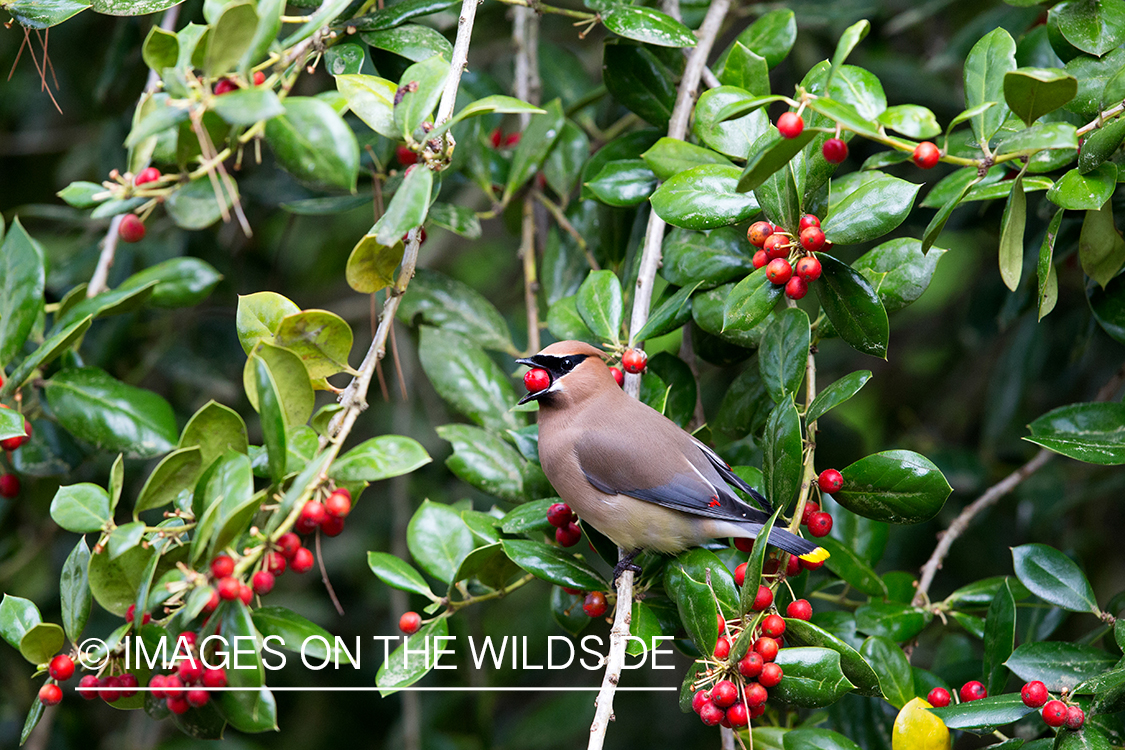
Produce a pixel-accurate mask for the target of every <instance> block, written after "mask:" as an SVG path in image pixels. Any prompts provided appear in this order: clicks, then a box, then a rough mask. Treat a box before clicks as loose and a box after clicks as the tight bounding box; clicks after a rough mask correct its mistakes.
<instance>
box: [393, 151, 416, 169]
mask: <svg viewBox="0 0 1125 750" xmlns="http://www.w3.org/2000/svg"><path fill="white" fill-rule="evenodd" d="M395 158H396V159H398V163H399V164H401V165H402V166H404V167H408V166H410V165H411V164H414V163H416V162H417V161H418V154H416V153H414V152H413V151H411V150H410V149H409V148H407V147H406V146H399V147H398V148H396V149H395Z"/></svg>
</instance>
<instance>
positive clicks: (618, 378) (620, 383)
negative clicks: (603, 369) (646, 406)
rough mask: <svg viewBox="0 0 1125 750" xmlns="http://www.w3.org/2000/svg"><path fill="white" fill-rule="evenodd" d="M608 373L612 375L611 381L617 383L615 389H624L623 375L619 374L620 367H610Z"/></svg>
mask: <svg viewBox="0 0 1125 750" xmlns="http://www.w3.org/2000/svg"><path fill="white" fill-rule="evenodd" d="M609 371H610V372H611V373H612V374H613V379H614V380H616V381H617V387H618V388H623V387H625V373H623V372H621V368H620V367H611V368H609Z"/></svg>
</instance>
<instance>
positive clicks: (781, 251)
mask: <svg viewBox="0 0 1125 750" xmlns="http://www.w3.org/2000/svg"><path fill="white" fill-rule="evenodd" d="M762 249H763V250H765V251H766V257H768V258H769V259H770V260H774V259H775V258H784V257H785V256H787V255H789V237H787V236H786V235H784V234H781V233H780V232H775V233H774V234H771V235H770V236H769V237H766V244H764V245H762Z"/></svg>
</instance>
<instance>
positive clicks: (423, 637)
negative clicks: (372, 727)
mask: <svg viewBox="0 0 1125 750" xmlns="http://www.w3.org/2000/svg"><path fill="white" fill-rule="evenodd" d="M392 7H393V6H392ZM448 634H449V620H447V619H446V618H444V617H443V618H439V619H436V620H432V621H430V622H428V623H425V624H424V625H422V629H421V630H419V631H418V632H417V633H415V634H414V635H412V636H410V637H409V638H407V639H406V640H405V641H404V642H403V644H402V645H401V646H399V647H398V648H396V649H395V650H394V651H392V652H391V655H390V656H389V657H387V660H386V661H384V662H383V663H382V664H381V665H380V666H379V671H378V673H377V674H376V675H375V684H376V685H378V686H379V693H380V695H383V696H387V695H391V694H392V693H394V692H396V689H397V688H403V687H407V686H409V685H413V684H414V683H415V682H417V681H418V680H420V679H422V678H423V677H425V676H426V673H428V672H429V671H430V669H431V667H433V666H434V664H435V663H437V662H438V656H437V654H436V653H434V649H437V648H439V647H440V648H446V647H448V646H450V645H451V644H450V642H449V641H445V640H440V639H443V638H446V637H447V636H448ZM446 661H447V662H450V659H449V657H448V655H447V656H446Z"/></svg>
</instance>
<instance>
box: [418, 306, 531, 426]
mask: <svg viewBox="0 0 1125 750" xmlns="http://www.w3.org/2000/svg"><path fill="white" fill-rule="evenodd" d="M419 354H420V357H421V360H422V369H424V370H425V371H426V375H427V376H428V377H429V378H430V382H431V383H433V385H434V388H435V389H436V390H437V392H438V394H439V395H440V396H441V397H442V398H444V399H445V400H446V401H448V402H449V403H450V404H451V405H453V406H454V407H455V408H456V409H457V410H458V411H459V412H461V413H462V414H464V415H465V416H467V417H469V418H470V419H472V420H473V421H474V422H476V423H477V424H479V425H481V426H482V427H485V428H488V429H490V430H493V431H495V432H501V431H503V430H505V429H508V428H512V429H518V428H520V427H522V426H523V424H524V421H523V418H522V416H520V415H519V414H517V413H515V412H512V411H510V409H511V407H512V406H513V405H514V404H515V402H516V401H517V400H518V397H517V395H516V391H515V388H513V387H512V382H511V378H509V377H508V375H507V374H505V373H504V372H503V371H502V370H501V369H500V367H499V366H498V365H497V364H496V363H495V361H493V360H492V359H491V358H490V357H489V356H488V355H487V354H485V353H484V351H483V350H482V349H480V348H479V347H477V346H475V345H474V344H473V342H472V341H470V340H469V339H468V338H466V337H465V336H462V335H461V334H459V333H455V332H453V331H448V330H445V329H442V328H432V327H430V326H422V327H421V328H420V346H419Z"/></svg>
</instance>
